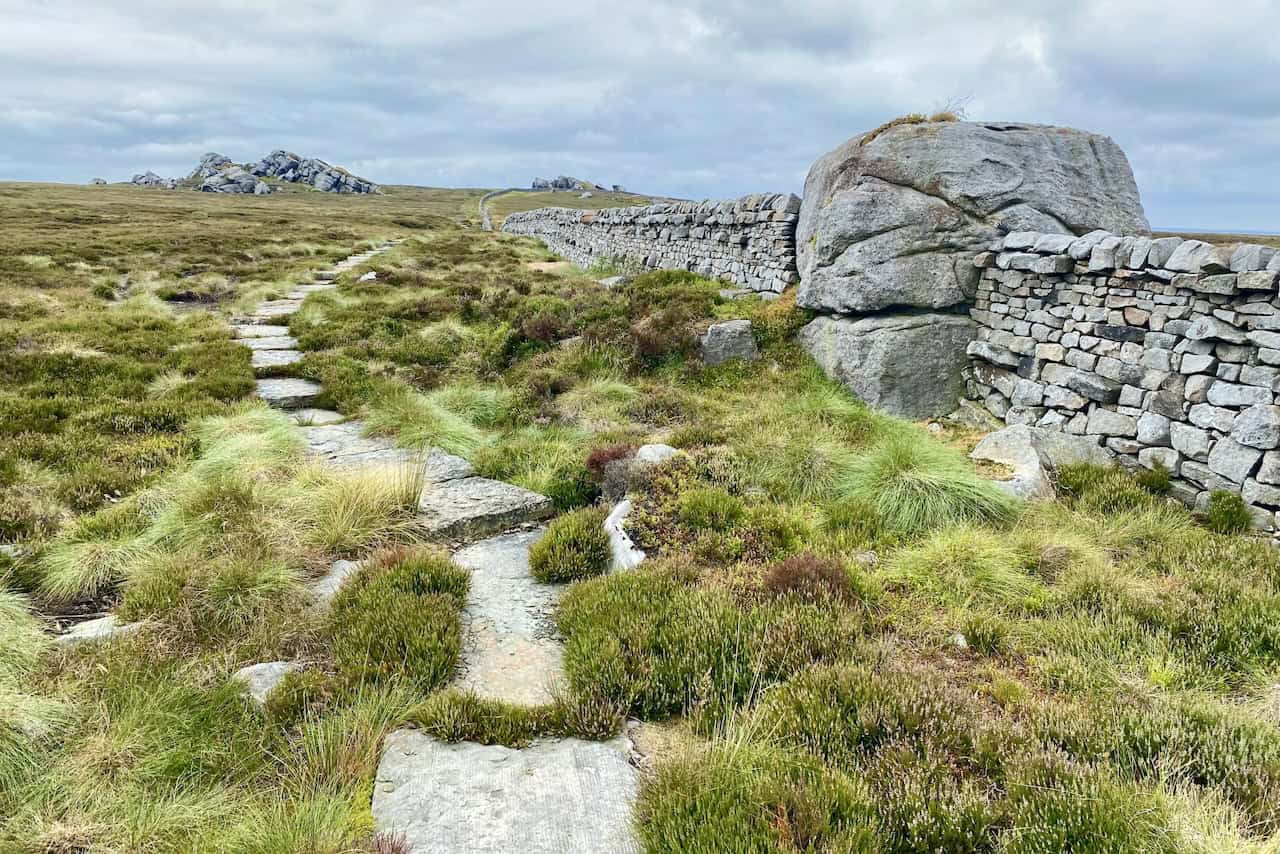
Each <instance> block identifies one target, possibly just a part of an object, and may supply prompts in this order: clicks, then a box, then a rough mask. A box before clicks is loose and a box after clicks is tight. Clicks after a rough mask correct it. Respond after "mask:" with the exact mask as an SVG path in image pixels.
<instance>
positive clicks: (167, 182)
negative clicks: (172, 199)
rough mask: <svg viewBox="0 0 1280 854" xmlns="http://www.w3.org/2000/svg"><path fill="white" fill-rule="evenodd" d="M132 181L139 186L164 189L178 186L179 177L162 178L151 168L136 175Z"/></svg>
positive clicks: (172, 188)
mask: <svg viewBox="0 0 1280 854" xmlns="http://www.w3.org/2000/svg"><path fill="white" fill-rule="evenodd" d="M130 183H133V184H137V185H138V186H139V187H156V188H159V189H162V190H174V189H177V187H178V179H177V178H161V177H160V176H159V175H157V174H156V173H154V172H152V171H151V170H150V169H148V170H147V171H146V172H140V173H139V174H137V175H134V176H133V178H132V179H131V180H130Z"/></svg>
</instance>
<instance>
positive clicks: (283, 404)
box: [258, 377, 323, 409]
mask: <svg viewBox="0 0 1280 854" xmlns="http://www.w3.org/2000/svg"><path fill="white" fill-rule="evenodd" d="M322 391H323V389H322V388H321V387H320V385H319V383H313V382H312V381H311V380H300V379H294V378H293V377H281V378H278V379H264V380H258V397H260V398H262V399H263V400H265V401H266V402H267V403H268V404H269V405H271V406H274V407H275V408H276V409H302V408H303V407H306V406H310V405H311V404H313V403H315V402H316V398H317V397H319V396H320V393H321V392H322Z"/></svg>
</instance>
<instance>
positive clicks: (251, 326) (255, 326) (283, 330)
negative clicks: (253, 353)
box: [231, 323, 289, 347]
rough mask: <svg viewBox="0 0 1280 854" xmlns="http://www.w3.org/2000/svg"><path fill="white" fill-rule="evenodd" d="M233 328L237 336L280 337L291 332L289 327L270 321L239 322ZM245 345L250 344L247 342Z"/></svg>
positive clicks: (250, 337)
mask: <svg viewBox="0 0 1280 854" xmlns="http://www.w3.org/2000/svg"><path fill="white" fill-rule="evenodd" d="M231 328H232V330H233V331H234V332H235V334H236V337H237V338H249V339H253V338H280V337H283V336H287V335H288V334H289V327H287V326H274V325H272V324H269V323H237V324H234V325H232V327H231ZM245 346H246V347H248V346H250V345H249V344H248V343H246V344H245Z"/></svg>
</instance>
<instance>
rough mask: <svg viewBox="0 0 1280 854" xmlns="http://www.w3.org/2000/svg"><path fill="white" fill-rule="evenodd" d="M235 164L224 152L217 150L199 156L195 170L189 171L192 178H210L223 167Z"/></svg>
mask: <svg viewBox="0 0 1280 854" xmlns="http://www.w3.org/2000/svg"><path fill="white" fill-rule="evenodd" d="M235 165H236V164H234V163H232V162H231V158H230V157H227V156H226V155H225V154H218V153H217V152H213V151H211V152H209V153H208V154H206V155H205V156H204V157H201V158H200V165H198V166H197V167H196V171H194V172H192V173H191V177H192V178H193V179H197V180H200V181H203V180H204V179H205V178H212V177H213V176H214V175H217V174H218V173H219V172H221V171H222V170H224V169H228V168H230V167H232V166H235Z"/></svg>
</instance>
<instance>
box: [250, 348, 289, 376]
mask: <svg viewBox="0 0 1280 854" xmlns="http://www.w3.org/2000/svg"><path fill="white" fill-rule="evenodd" d="M301 361H302V353H300V352H299V351H297V350H254V351H253V357H252V358H251V359H250V360H249V364H251V365H252V366H253V369H254V370H255V371H263V370H269V369H271V368H283V367H285V366H287V365H296V364H298V363H299V362H301Z"/></svg>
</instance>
